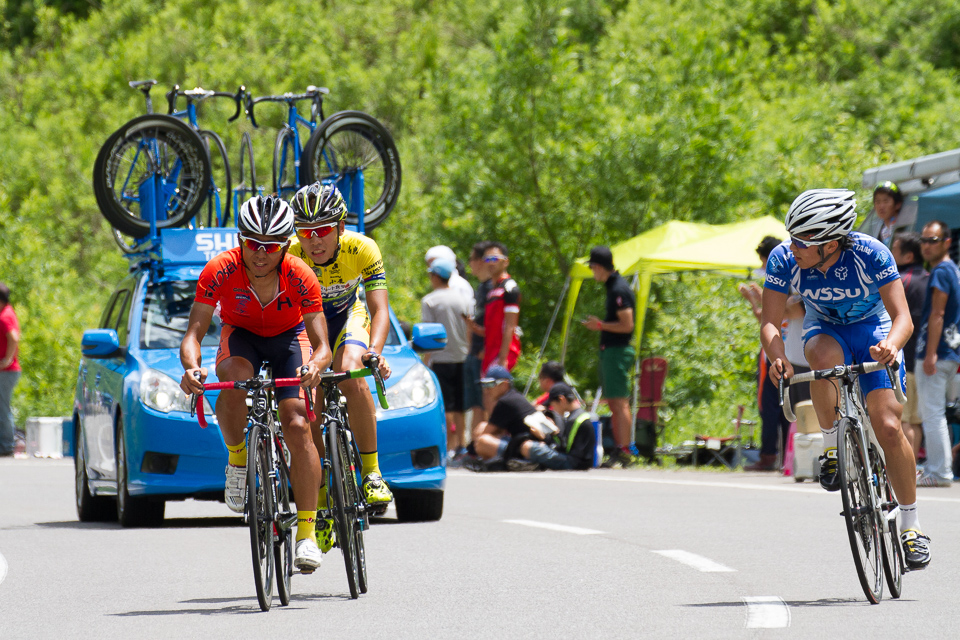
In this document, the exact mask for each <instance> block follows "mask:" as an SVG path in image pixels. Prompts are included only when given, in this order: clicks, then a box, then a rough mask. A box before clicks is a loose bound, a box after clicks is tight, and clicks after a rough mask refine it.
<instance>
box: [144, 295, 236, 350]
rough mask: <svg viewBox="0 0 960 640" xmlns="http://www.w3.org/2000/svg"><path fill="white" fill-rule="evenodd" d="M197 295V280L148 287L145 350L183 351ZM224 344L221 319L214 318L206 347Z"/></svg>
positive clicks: (204, 338)
mask: <svg viewBox="0 0 960 640" xmlns="http://www.w3.org/2000/svg"><path fill="white" fill-rule="evenodd" d="M196 292H197V281H196V280H172V281H169V282H159V283H156V284H151V285H149V286H148V287H147V297H146V301H145V302H144V306H143V321H142V323H141V324H140V348H141V349H179V348H180V341H181V340H183V334H184V332H185V331H186V330H187V320H188V319H189V317H190V307H192V306H193V297H194V295H195V294H196ZM218 344H220V317H219V316H218V315H216V314H214V317H213V322H211V323H210V328H209V329H208V330H207V335H205V336H204V337H203V343H202V345H201V346H204V347H215V346H217V345H218Z"/></svg>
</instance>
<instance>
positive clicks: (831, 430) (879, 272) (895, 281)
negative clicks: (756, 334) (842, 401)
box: [760, 189, 930, 569]
mask: <svg viewBox="0 0 960 640" xmlns="http://www.w3.org/2000/svg"><path fill="white" fill-rule="evenodd" d="M856 218H857V213H856V201H855V200H854V192H853V191H848V190H846V189H813V190H810V191H805V192H803V193H802V194H800V195H799V196H798V197H797V199H796V200H794V201H793V204H792V205H791V206H790V210H789V211H788V212H787V218H786V228H787V232H788V233H789V234H790V240H788V241H786V242H784V243H783V244H781V245H779V246H778V247H777V248H776V249H774V250H773V251H772V252H771V253H770V257H769V259H768V260H767V278H766V282H765V283H764V290H763V313H762V316H761V320H760V340H761V342H762V344H763V349H764V351H765V352H766V354H767V357H768V358H769V359H770V361H771V362H772V363H773V366H771V367H770V377H771V378H772V379H773V381H774V382H779V378H780V376H781V375H784V376H786V377H787V378H789V377H790V376H792V375H793V367H792V366H791V364H790V362H789V360H787V358H786V355H785V354H784V346H783V340H782V338H781V336H780V323H781V322H782V320H783V314H784V310H785V308H786V302H787V296H788V295H789V293H790V288H791V287H793V288H794V289H796V290H797V291H798V292H799V294H800V296H801V297H802V298H803V301H804V303H805V304H806V317H805V318H804V322H803V340H804V353H805V355H806V357H807V361H808V362H809V363H810V367H811V368H812V369H829V368H832V367H834V366H836V365H840V364H852V363H854V362H859V363H864V362H883V363H885V364H895V365H898V366H899V370H900V381H901V385H902V384H903V379H904V369H903V362H902V360H903V357H902V354H901V349H902V348H903V345H904V344H905V343H906V341H907V339H908V338H909V337H910V334H911V333H912V332H913V322H912V321H911V319H910V310H909V309H908V307H907V300H906V297H905V295H904V292H903V284H902V282H901V281H900V276H899V273H898V271H897V265H896V263H895V262H894V260H893V256H892V255H891V254H890V251H889V249H887V248H886V247H885V246H884V245H883V244H882V243H880V242H879V241H878V240H875V239H873V238H870V237H869V236H865V235H863V234H860V233H855V232H852V229H853V224H854V222H855V221H856ZM860 385H861V388H862V390H863V393H864V395H865V397H866V403H867V412H868V413H869V415H870V423H871V425H872V426H873V430H874V432H875V434H876V437H877V440H878V441H879V443H880V446H881V447H882V448H883V451H884V454H885V457H886V461H887V469H888V472H889V475H890V483H891V484H892V485H893V489H894V492H895V493H896V496H897V500H898V501H899V502H900V510H901V512H902V529H903V531H902V533H901V536H900V537H901V540H902V541H903V543H904V549H905V551H906V553H905V555H906V561H907V565H908V566H909V567H910V568H911V569H923V568H925V567H926V566H927V564H929V562H930V550H929V538H928V537H927V536H925V535H923V534H922V533H921V530H920V522H919V517H918V515H917V507H916V502H917V485H916V459H915V458H914V455H913V450H912V449H911V448H910V444H909V442H907V439H906V437H905V436H904V434H903V430H902V428H901V426H900V416H901V413H902V411H903V408H902V407H901V406H900V403H899V402H897V399H896V397H895V396H894V393H893V389H892V388H891V387H890V379H889V377H888V376H887V374H886V372H885V371H877V372H874V373H871V374H867V375H864V376H861V377H860ZM810 392H811V395H812V397H813V405H814V409H815V410H816V413H817V418H818V420H819V422H820V429H821V431H822V432H823V444H824V453H823V455H822V456H820V484H821V485H822V486H823V488H824V489H826V490H827V491H837V490H839V488H840V482H839V478H838V473H837V422H836V420H837V418H838V417H839V416H838V414H837V411H838V409H837V406H836V405H837V397H838V393H839V391H838V388H837V384H836V382H835V381H833V380H816V381H813V382H811V383H810Z"/></svg>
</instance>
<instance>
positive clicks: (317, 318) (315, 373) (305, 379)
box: [300, 313, 333, 387]
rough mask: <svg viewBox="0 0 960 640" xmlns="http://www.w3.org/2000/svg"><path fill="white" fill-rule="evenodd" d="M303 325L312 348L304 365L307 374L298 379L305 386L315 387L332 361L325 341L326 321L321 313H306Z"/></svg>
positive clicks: (328, 343) (326, 340)
mask: <svg viewBox="0 0 960 640" xmlns="http://www.w3.org/2000/svg"><path fill="white" fill-rule="evenodd" d="M303 323H304V326H305V327H306V330H307V337H308V338H310V344H311V346H313V355H312V356H310V360H308V361H307V362H306V363H305V365H306V367H307V372H306V373H305V374H303V375H301V376H300V379H301V381H302V383H303V384H304V385H305V386H307V387H316V386H318V385H319V384H320V374H321V373H323V372H324V371H325V370H326V368H327V367H329V366H330V362H332V361H333V354H332V353H330V342H329V340H328V339H327V319H326V316H324V315H323V314H322V313H306V314H304V315H303Z"/></svg>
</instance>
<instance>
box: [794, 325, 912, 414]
mask: <svg viewBox="0 0 960 640" xmlns="http://www.w3.org/2000/svg"><path fill="white" fill-rule="evenodd" d="M892 325H893V322H892V321H891V320H890V316H888V315H886V314H883V315H882V316H873V317H872V318H868V319H867V320H864V321H863V322H855V323H853V324H833V323H830V322H825V321H824V320H822V319H820V318H817V317H815V316H813V315H811V314H807V315H806V317H805V318H804V319H803V344H804V347H806V344H807V341H808V340H810V338H812V337H813V336H818V335H820V334H826V335H828V336H830V337H831V338H833V339H834V340H836V341H837V343H838V344H839V345H840V348H841V349H843V362H844V364H854V363H858V364H862V363H867V362H876V360H875V359H874V358H873V356H871V355H870V347H872V346H875V345H876V344H877V343H878V342H880V341H881V340H884V339H886V337H887V336H888V335H889V334H890V327H891V326H892ZM897 362H899V363H900V375H899V377H900V388H901V389H902V390H903V391H904V393H906V390H907V370H906V367H904V366H903V351H901V352H900V353H899V354H898V355H897ZM891 388H892V387H891V386H890V378H889V376H887V372H886V371H884V370H880V371H874V372H873V373H868V374H865V375H862V376H860V389H861V390H862V391H863V396H864V397H866V396H867V394H868V393H870V392H871V391H873V390H874V389H891Z"/></svg>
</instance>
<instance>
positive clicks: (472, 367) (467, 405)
mask: <svg viewBox="0 0 960 640" xmlns="http://www.w3.org/2000/svg"><path fill="white" fill-rule="evenodd" d="M489 247H490V242H488V241H486V240H483V241H481V242H478V243H476V244H475V245H473V251H471V252H470V263H469V264H470V272H471V273H472V274H473V276H474V277H475V278H476V279H477V280H479V281H480V284H478V285H477V288H476V292H475V293H474V302H475V304H474V307H473V318H472V319H471V320H470V321H469V322H468V325H469V327H470V351H469V352H468V353H467V359H466V360H464V362H463V384H464V390H463V407H464V409H465V410H467V411H470V412H471V419H470V423H471V424H472V425H479V424H480V423H481V422H483V421H485V420H486V419H487V416H486V414H485V413H484V411H483V392H482V391H481V388H480V373H481V372H480V369H481V367H480V364H481V362H482V361H483V346H484V335H485V333H484V329H483V318H484V312H485V309H486V306H487V294H488V293H490V275H489V273H488V271H489V270H488V269H487V267H486V263H484V261H483V253H484V252H485V251H486V250H487V249H488V248H489Z"/></svg>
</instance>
